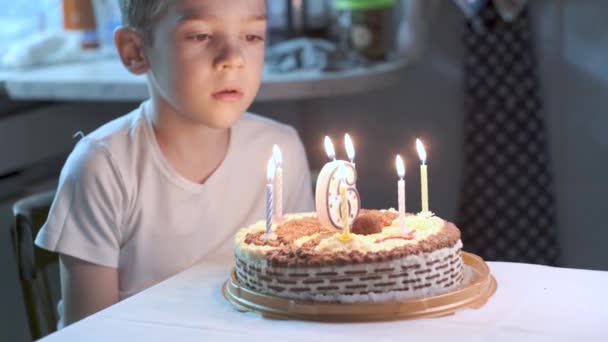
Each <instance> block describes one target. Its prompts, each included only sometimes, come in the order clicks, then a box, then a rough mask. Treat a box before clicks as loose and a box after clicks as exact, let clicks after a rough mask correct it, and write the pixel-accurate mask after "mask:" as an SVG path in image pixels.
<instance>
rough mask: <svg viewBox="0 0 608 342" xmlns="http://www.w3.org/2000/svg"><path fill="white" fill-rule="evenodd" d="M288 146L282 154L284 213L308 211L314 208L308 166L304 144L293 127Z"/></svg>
mask: <svg viewBox="0 0 608 342" xmlns="http://www.w3.org/2000/svg"><path fill="white" fill-rule="evenodd" d="M290 131H291V135H290V139H289V142H288V146H289V148H288V149H286V151H285V152H287V153H283V154H284V159H285V162H284V163H283V164H284V167H285V170H284V174H285V176H284V178H285V180H286V184H285V185H286V190H287V192H286V194H285V196H286V198H285V208H284V212H286V213H297V212H310V211H313V210H314V202H313V198H312V182H311V178H310V167H309V166H308V159H307V158H306V151H305V149H304V144H302V141H301V140H300V137H299V135H298V133H297V132H296V130H295V129H293V128H291V129H290Z"/></svg>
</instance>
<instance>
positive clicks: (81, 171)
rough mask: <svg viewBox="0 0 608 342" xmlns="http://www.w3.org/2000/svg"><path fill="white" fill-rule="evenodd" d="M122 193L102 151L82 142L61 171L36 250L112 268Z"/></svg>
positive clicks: (123, 204)
mask: <svg viewBox="0 0 608 342" xmlns="http://www.w3.org/2000/svg"><path fill="white" fill-rule="evenodd" d="M125 193H126V192H125V187H124V183H123V182H122V181H121V177H120V174H119V172H118V169H117V168H116V166H115V165H114V164H113V162H112V158H111V155H110V153H109V151H108V149H107V148H106V146H105V145H104V144H103V143H102V142H99V141H90V140H89V139H88V138H83V139H82V140H81V141H80V142H79V143H78V144H77V146H76V148H75V149H74V151H72V153H71V154H70V156H69V157H68V159H67V161H66V163H65V165H64V167H63V169H62V171H61V176H60V178H59V185H58V188H57V192H56V195H55V198H54V200H53V204H52V205H51V208H50V211H49V216H48V218H47V221H46V223H45V224H44V226H43V227H42V228H41V230H40V232H39V233H38V235H37V236H36V240H35V243H36V245H37V246H39V247H41V248H44V249H47V250H50V251H53V252H58V253H62V254H66V255H70V256H73V257H76V258H78V259H82V260H84V261H88V262H90V263H93V264H97V265H101V266H107V267H112V268H116V267H118V259H119V252H120V245H121V243H120V241H121V239H122V236H121V235H122V234H121V231H120V229H121V222H122V219H123V215H124V213H123V211H124V208H125V207H126V200H125V198H126V196H125Z"/></svg>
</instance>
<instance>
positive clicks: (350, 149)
mask: <svg viewBox="0 0 608 342" xmlns="http://www.w3.org/2000/svg"><path fill="white" fill-rule="evenodd" d="M344 146H345V147H346V155H347V156H348V159H349V160H350V162H351V164H353V165H355V147H354V146H353V141H352V139H351V138H350V135H348V133H346V134H344Z"/></svg>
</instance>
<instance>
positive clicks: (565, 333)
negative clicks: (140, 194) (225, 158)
mask: <svg viewBox="0 0 608 342" xmlns="http://www.w3.org/2000/svg"><path fill="white" fill-rule="evenodd" d="M488 264H489V266H490V269H491V271H492V274H493V275H494V276H495V277H496V279H497V281H498V290H497V292H496V294H494V296H493V297H492V298H490V301H489V302H488V303H487V304H486V305H485V306H484V307H482V308H481V309H478V310H475V309H467V310H464V311H460V312H457V313H456V314H455V315H452V316H448V317H442V318H432V319H421V320H412V321H396V322H376V323H317V322H302V321H278V320H270V319H265V318H262V317H261V316H260V315H259V314H256V313H240V312H237V311H236V310H234V309H233V308H232V306H231V305H230V304H229V303H228V302H227V301H226V300H225V299H224V298H223V296H222V294H221V287H222V285H223V282H224V281H225V280H226V279H227V277H228V274H229V271H230V270H229V267H227V266H226V265H221V264H214V263H204V264H199V265H196V266H194V267H192V268H191V269H188V270H187V271H185V272H183V273H181V274H178V275H176V276H175V277H173V278H171V279H168V280H167V281H165V282H162V283H161V284H159V285H157V286H154V287H152V288H150V289H148V290H146V291H144V292H142V293H140V294H138V295H135V296H133V297H131V298H129V299H126V300H125V301H123V302H121V303H118V304H116V305H114V306H112V307H110V308H108V309H106V310H104V311H102V312H100V313H98V314H95V315H93V316H91V317H89V318H86V319H84V320H83V321H80V322H78V323H76V324H73V325H71V326H69V327H67V328H65V329H63V330H61V331H59V332H57V333H55V334H53V335H51V336H49V337H47V338H46V339H44V341H45V342H47V341H48V342H50V341H78V342H80V341H130V342H138V341H196V342H201V341H218V340H221V341H223V342H227V341H265V342H272V341H281V342H282V341H306V342H311V341H358V340H369V341H374V342H379V341H397V340H408V341H417V340H425V341H441V342H446V341H465V340H466V341H469V342H473V341H579V342H582V341H585V342H586V341H603V342H606V341H608V272H599V271H587V270H575V269H564V268H553V267H545V266H536V265H527V264H515V263H499V262H490V263H488Z"/></svg>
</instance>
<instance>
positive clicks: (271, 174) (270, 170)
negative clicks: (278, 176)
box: [266, 157, 276, 183]
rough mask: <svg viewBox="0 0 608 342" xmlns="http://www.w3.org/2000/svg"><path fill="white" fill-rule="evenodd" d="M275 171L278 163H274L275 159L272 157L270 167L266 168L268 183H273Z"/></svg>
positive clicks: (269, 160) (269, 162)
mask: <svg viewBox="0 0 608 342" xmlns="http://www.w3.org/2000/svg"><path fill="white" fill-rule="evenodd" d="M275 171H276V163H275V161H274V157H270V159H268V166H266V178H267V179H268V183H272V181H273V180H274V173H275Z"/></svg>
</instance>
